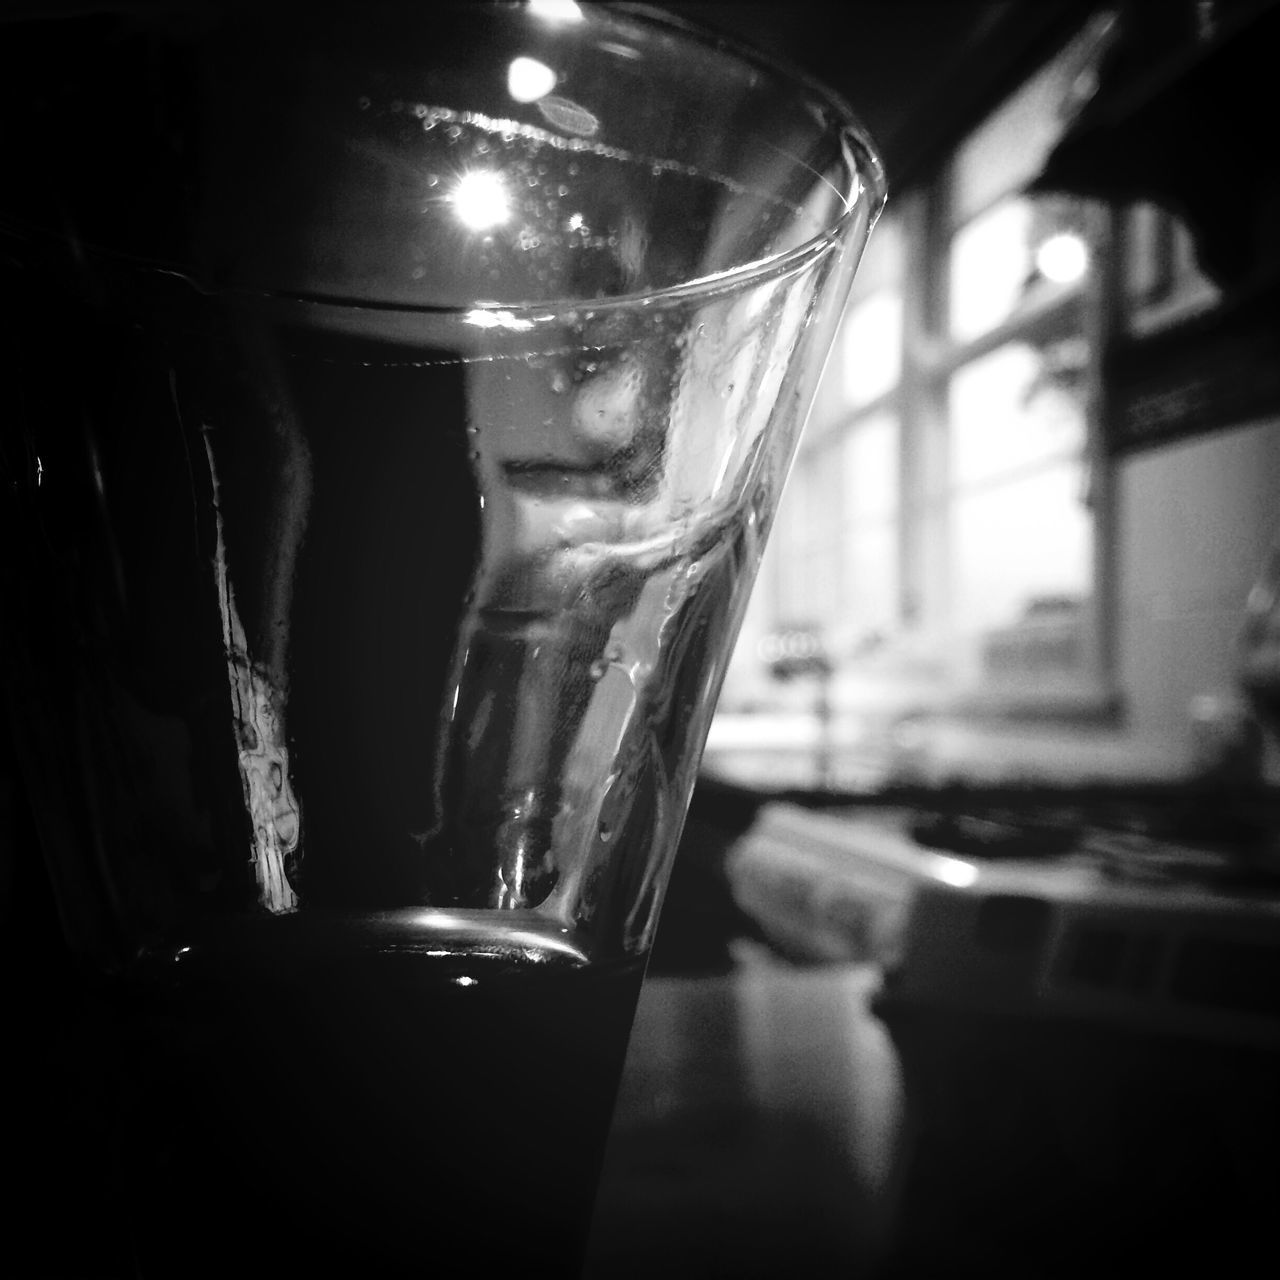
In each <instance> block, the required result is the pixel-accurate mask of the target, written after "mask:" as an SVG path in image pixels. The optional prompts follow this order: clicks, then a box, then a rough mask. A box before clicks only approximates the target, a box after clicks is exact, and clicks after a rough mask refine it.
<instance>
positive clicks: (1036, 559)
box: [950, 461, 1092, 635]
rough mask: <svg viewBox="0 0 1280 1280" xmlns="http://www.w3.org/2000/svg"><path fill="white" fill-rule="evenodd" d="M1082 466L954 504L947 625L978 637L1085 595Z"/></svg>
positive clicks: (1087, 549)
mask: <svg viewBox="0 0 1280 1280" xmlns="http://www.w3.org/2000/svg"><path fill="white" fill-rule="evenodd" d="M1081 484H1082V471H1081V465H1080V464H1079V463H1078V462H1074V461H1064V462H1060V463H1058V464H1056V465H1054V466H1052V467H1050V468H1048V469H1047V470H1044V471H1040V472H1038V473H1037V474H1035V475H1032V476H1027V477H1025V478H1023V479H1020V480H1017V481H1013V482H1010V483H1008V484H1004V485H999V486H996V487H993V488H990V489H983V490H979V491H977V492H974V493H971V494H968V495H964V496H962V497H960V498H958V499H957V500H956V503H955V506H954V509H953V512H952V520H951V557H950V559H951V571H952V572H951V586H952V592H953V598H952V618H953V621H954V623H955V625H956V629H957V630H958V631H960V632H962V633H965V634H970V635H973V634H980V633H982V632H985V631H988V630H990V629H992V628H995V627H1004V626H1008V625H1009V624H1011V623H1014V622H1018V621H1021V620H1023V619H1025V618H1026V616H1027V614H1028V610H1029V609H1031V608H1032V606H1040V607H1043V606H1044V605H1045V604H1046V603H1047V602H1049V601H1057V602H1065V601H1077V602H1079V601H1082V600H1084V599H1085V598H1087V596H1088V595H1089V593H1090V576H1091V559H1092V550H1091V548H1092V532H1091V524H1092V522H1091V520H1090V518H1089V513H1088V511H1087V509H1086V508H1085V506H1084V504H1083V503H1082V502H1081Z"/></svg>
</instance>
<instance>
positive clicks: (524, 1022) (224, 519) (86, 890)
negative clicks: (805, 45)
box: [0, 0, 884, 1280]
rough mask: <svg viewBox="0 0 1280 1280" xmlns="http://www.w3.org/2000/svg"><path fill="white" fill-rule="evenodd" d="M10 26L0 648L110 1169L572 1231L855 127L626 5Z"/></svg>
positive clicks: (343, 1204)
mask: <svg viewBox="0 0 1280 1280" xmlns="http://www.w3.org/2000/svg"><path fill="white" fill-rule="evenodd" d="M2 43H3V52H2V53H0V72H3V79H4V87H3V90H2V92H3V95H4V100H3V106H4V109H5V111H6V119H7V121H8V126H7V129H6V133H5V136H4V140H3V142H2V143H0V156H2V157H3V161H4V166H5V170H6V181H7V190H6V192H5V194H3V195H2V196H0V247H2V249H3V253H2V254H0V271H2V272H3V278H4V289H5V298H6V306H7V308H8V314H9V317H10V318H11V319H12V320H14V321H15V323H14V324H13V325H12V326H11V328H12V333H11V335H10V337H9V340H8V341H7V343H6V345H5V350H4V354H3V357H2V358H3V361H4V366H5V386H4V388H3V391H0V395H2V396H3V403H4V406H5V413H4V420H3V433H4V434H3V454H2V455H0V456H2V463H0V465H3V468H4V474H3V477H0V478H2V479H3V484H2V485H0V491H2V496H0V503H3V533H2V538H0V564H2V566H3V575H4V576H3V626H2V628H0V631H2V643H3V651H2V654H0V668H2V669H3V687H4V695H5V699H6V705H7V710H8V717H9V724H10V726H11V729H12V732H13V737H14V742H15V745H16V750H17V756H18V759H19V763H20V766H21V772H22V780H23V785H24V788H25V792H26V794H27V796H28V797H29V800H30V807H31V811H32V813H33V814H34V817H35V826H36V828H37V831H38V842H39V847H40V851H41V853H42V856H43V863H44V866H45V868H46V869H47V874H48V877H49V880H50V882H51V885H52V888H53V892H54V895H55V897H56V902H57V908H58V913H59V918H60V921H61V928H62V931H63V933H64V934H65V938H66V942H67V944H68V946H69V948H70V949H71V951H72V953H73V954H74V956H75V957H76V958H77V962H78V963H79V964H80V965H81V966H82V967H83V971H84V973H85V974H86V975H96V977H95V978H93V979H92V980H93V981H94V982H95V983H96V984H97V985H95V988H94V989H95V992H97V993H98V994H99V996H100V998H101V1000H102V1001H103V1002H104V1007H106V1008H108V1009H109V1010H110V1016H109V1018H107V1019H106V1025H107V1026H108V1027H109V1029H110V1033H109V1035H107V1038H106V1039H105V1040H104V1042H103V1046H102V1049H101V1052H102V1054H103V1057H102V1063H103V1065H102V1070H103V1071H104V1072H105V1073H107V1078H108V1079H109V1081H110V1088H109V1093H110V1097H111V1103H110V1110H111V1120H110V1124H109V1126H108V1128H107V1131H106V1136H105V1137H104V1139H103V1143H104V1149H103V1150H101V1151H99V1152H98V1153H97V1158H98V1160H99V1161H100V1165H101V1179H100V1183H101V1186H100V1191H101V1194H102V1196H104V1197H107V1198H108V1199H109V1201H110V1203H111V1204H112V1205H113V1206H114V1209H113V1215H112V1216H113V1220H114V1219H115V1218H118V1220H119V1221H120V1222H121V1223H122V1224H127V1225H126V1227H125V1229H127V1231H128V1233H129V1240H130V1246H129V1247H130V1249H131V1251H132V1253H133V1256H134V1257H135V1258H136V1265H137V1268H138V1272H139V1274H141V1275H142V1276H144V1277H146V1280H156V1278H159V1277H168V1276H183V1277H191V1276H200V1275H218V1276H226V1275H237V1276H247V1275H258V1274H263V1275H272V1276H279V1275H298V1274H304V1273H306V1272H308V1271H310V1270H318V1269H320V1268H324V1269H325V1270H326V1271H327V1272H332V1271H334V1270H335V1269H336V1270H338V1271H339V1272H346V1273H348V1274H359V1275H378V1274H383V1273H389V1272H394V1273H395V1274H397V1275H400V1274H407V1273H408V1272H409V1271H410V1270H413V1271H420V1272H422V1273H423V1274H428V1273H432V1272H433V1270H434V1269H436V1268H438V1267H439V1266H441V1265H445V1260H451V1259H454V1258H458V1259H468V1260H470V1261H469V1262H468V1263H467V1265H468V1267H469V1268H478V1269H479V1272H480V1273H481V1274H511V1275H516V1274H533V1273H534V1272H536V1271H537V1270H539V1269H543V1270H546V1271H548V1272H549V1273H551V1274H562V1275H571V1274H573V1273H574V1271H575V1270H576V1269H577V1268H578V1266H579V1265H580V1262H581V1257H582V1251H583V1246H584V1241H585V1239H586V1232H587V1227H588V1224H589V1218H590V1213H591V1207H592V1198H593V1194H594V1188H595V1180H596V1177H597V1173H598V1169H599V1165H600V1161H601V1157H602V1151H603V1146H604V1142H605V1137H606V1134H607V1130H608V1125H609V1119H610V1110H611V1106H612V1103H613V1099H614V1093H615V1089H616V1086H617V1083H618V1079H619V1075H620V1072H621V1068H622V1064H623V1058H624V1053H625V1050H626V1045H627V1037H628V1034H629V1030H630V1026H631V1019H632V1014H633V1011H634V1007H635V1001H636V997H637V993H638V990H639V986H640V983H641V979H642V976H643V973H644V967H645V960H646V956H647V954H648V952H649V948H650V945H651V943H652V941H653V937H654V931H655V927H656V925H657V921H658V915H659V910H660V906H661V902H662V897H663V891H664V888H665V886H666V884H667V880H668V873H669V871H670V868H671V862H672V858H673V856H674V854H675V851H676V847H677V843H678V840H679V836H680V832H681V824H682V822H683V819H684V814H685V810H686V806H687V803H688V801H689V798H690V792H691V790H692V788H693V785H694V782H695V778H696V773H697V768H698V764H699V757H700V753H701V750H702V746H703V742H704V737H705V735H706V732H707V728H708V724H709V721H710V718H711V715H712V712H713V709H714V706H715V701H716V696H717V692H718V689H719V685H720V681H721V677H722V675H723V672H724V669H725V664H726V662H727V660H728V658H729V656H730V653H731V649H732V645H733V641H734V637H735V634H736V631H737V628H738V625H739V622H740V619H741V617H742V613H743V608H744V605H745V603H746V600H747V596H748V593H749V590H750V586H751V583H752V579H753V576H754V574H755V572H756V568H757V565H758V563H759V560H760V555H761V552H762V549H763V547H764V545H765V540H766V536H767V533H768V530H769V526H770V522H771V520H772V518H773V515H774V511H775V508H776V506H777V502H778V497H779V494H780V491H781V489H782V485H783V480H784V476H785V473H786V471H787V467H788V465H789V462H790V459H791V457H792V453H793V450H794V448H795V445H796V440H797V435H798V433H799V431H800V428H801V425H802V422H803V419H804V417H805V414H806V412H807V409H808V405H809V403H810V400H811V397H812V394H813V391H814V388H815V383H816V380H817V377H818V375H819V372H820V370H821V367H822V365H823V362H824V360H825V358H826V355H827V352H828V350H829V347H830V345H831V342H832V338H833V333H834V330H835V327H836V324H837V322H838V319H839V315H840V312H841V308H842V305H843V302H844V300H845V297H846V294H847V290H848V287H849V284H850V281H851V277H852V274H853V272H854V269H855V265H856V262H857V260H858V257H859V254H860V253H861V250H862V247H863V245H864V242H865V239H866V237H867V235H868V232H869V231H870V229H871V226H872V224H873V223H874V221H875V219H876V217H877V215H878V213H879V210H880V208H881V204H882V201H883V197H884V189H883V188H884V184H883V178H882V172H881V166H880V164H879V162H878V160H877V157H876V154H875V151H874V148H873V146H872V144H871V143H870V142H869V141H868V139H867V137H866V136H865V134H864V132H863V130H862V129H861V128H860V126H859V125H858V123H857V122H856V120H855V119H854V118H853V117H852V116H851V114H850V113H849V111H848V109H847V108H846V106H844V105H843V104H842V103H841V102H840V101H839V100H838V99H837V98H836V97H834V96H832V95H831V94H830V93H828V92H826V91H824V90H823V89H822V88H820V87H818V86H816V85H814V84H812V83H809V82H808V81H807V80H806V79H805V78H804V77H803V76H801V75H799V74H797V73H794V72H791V71H788V70H786V69H783V68H780V67H778V66H775V65H773V63H772V62H771V61H769V60H768V59H766V58H764V57H761V56H758V55H756V54H754V53H751V52H748V51H745V50H740V49H738V48H736V47H732V46H730V45H729V44H728V43H727V42H725V41H723V40H721V39H719V38H718V37H713V36H711V35H707V34H703V33H700V32H698V31H696V30H694V29H693V28H690V27H688V26H686V25H685V24H684V23H682V22H681V21H679V20H678V19H676V18H673V17H672V16H670V15H666V14H663V13H661V12H654V11H645V10H641V9H638V8H635V7H633V6H629V5H617V6H612V5H587V4H581V5H579V4H572V3H536V2H533V0H530V2H529V3H522V4H477V3H470V4H463V5H449V4H422V3H414V4H387V3H376V2H375V3H363V4H352V5H349V6H345V7H344V6H342V5H336V6H335V5H332V4H329V5H321V6H308V5H297V4H283V5H281V4H277V5H265V6H260V5H249V4H239V3H236V2H234V0H225V2H224V3H220V4H218V3H208V4H188V5H178V6H174V5H158V4H150V5H148V4H145V3H139V4H133V5H128V4H120V5H116V6H110V5H107V6H94V5H92V4H90V5H76V6H68V7H66V10H65V12H63V13H62V14H61V15H58V14H57V13H56V12H55V11H49V10H46V11H45V14H44V16H43V17H40V16H31V15H27V16H26V17H25V18H23V19H22V20H20V21H16V20H10V21H9V22H8V23H7V24H6V26H5V27H4V28H3V42H2ZM89 980H90V979H89V978H88V977H86V981H89ZM104 1034H105V1033H104ZM447 1265H452V1262H449V1263H448V1264H447Z"/></svg>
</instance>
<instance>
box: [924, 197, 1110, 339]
mask: <svg viewBox="0 0 1280 1280" xmlns="http://www.w3.org/2000/svg"><path fill="white" fill-rule="evenodd" d="M1088 269H1089V242H1088V237H1087V227H1086V207H1085V205H1084V204H1083V202H1081V201H1077V200H1071V199H1067V198H1064V197H1059V196H1053V197H1038V198H1034V199H1032V198H1029V197H1025V196H1017V197H1015V198H1013V199H1010V200H1005V201H1003V202H1002V203H1000V204H998V205H996V206H995V207H994V208H991V209H988V210H987V212H986V213H984V214H981V215H980V216H979V217H977V218H975V219H974V220H973V221H972V222H970V223H968V224H966V225H965V226H963V227H961V228H960V230H959V231H958V232H957V233H956V234H955V236H954V237H953V238H952V241H951V260H950V282H949V294H948V296H949V300H950V325H949V328H950V333H951V336H952V337H953V338H956V339H958V340H959V341H961V342H967V341H969V340H971V339H973V338H977V337H979V336H980V335H982V334H984V333H987V332H989V331H990V330H991V329H994V328H995V327H996V326H997V325H999V324H1001V323H1002V322H1003V321H1005V320H1008V319H1009V318H1010V317H1011V316H1013V315H1014V314H1015V313H1016V312H1017V311H1018V310H1019V309H1020V308H1022V307H1025V306H1030V305H1035V304H1037V303H1042V302H1047V301H1048V300H1049V299H1051V298H1053V297H1055V296H1060V295H1062V294H1064V293H1066V292H1068V291H1070V290H1073V289H1076V288H1078V287H1079V285H1080V284H1081V282H1082V281H1083V280H1084V278H1085V276H1086V275H1087V273H1088Z"/></svg>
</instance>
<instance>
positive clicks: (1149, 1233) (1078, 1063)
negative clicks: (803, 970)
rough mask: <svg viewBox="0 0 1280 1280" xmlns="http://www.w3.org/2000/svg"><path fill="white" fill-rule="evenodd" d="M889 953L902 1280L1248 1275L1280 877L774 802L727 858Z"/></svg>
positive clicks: (1109, 846)
mask: <svg viewBox="0 0 1280 1280" xmlns="http://www.w3.org/2000/svg"><path fill="white" fill-rule="evenodd" d="M726 866H727V871H728V875H729V878H730V882H731V887H732V892H733V894H734V897H735V899H736V901H737V903H738V905H739V907H740V908H741V909H742V910H743V911H745V912H746V913H747V914H748V915H749V916H750V917H751V918H753V919H754V920H755V921H756V922H757V924H758V925H759V927H760V929H761V930H762V932H763V933H764V934H765V936H766V937H767V938H769V939H770V940H771V941H772V942H773V943H774V945H775V946H776V948H777V949H778V950H779V951H780V952H782V953H783V954H785V955H787V956H789V957H791V958H792V959H793V960H794V961H796V962H799V963H831V962H840V963H849V962H871V963H874V964H875V965H877V966H879V968H880V969H881V970H882V973H883V980H882V982H881V984H880V990H879V993H878V995H877V996H876V998H875V1000H874V1002H873V1009H874V1010H875V1012H876V1014H877V1015H878V1017H879V1019H880V1020H881V1022H882V1023H883V1025H884V1026H885V1028H886V1030H887V1032H888V1034H889V1036H890V1039H891V1041H892V1043H893V1046H894V1050H895V1053H896V1057H897V1061H898V1064H899V1067H900V1070H901V1073H902V1081H903V1089H904V1099H905V1106H906V1121H905V1124H904V1127H903V1137H902V1140H901V1143H900V1149H899V1150H898V1152H897V1154H896V1167H897V1172H896V1174H895V1178H894V1184H895V1186H896V1188H897V1190H896V1192H895V1200H894V1208H893V1218H894V1226H893V1228H892V1242H891V1260H890V1264H889V1266H888V1267H887V1269H886V1271H885V1273H884V1277H883V1280H918V1278H921V1280H922V1278H924V1277H933V1276H941V1275H960V1276H977V1275H981V1276H982V1277H983V1278H984V1280H996V1278H999V1280H1005V1278H1006V1277H1007V1278H1008V1280H1014V1278H1015V1277H1016V1278H1017V1280H1026V1277H1028V1276H1035V1277H1037V1280H1078V1277H1079V1276H1081V1275H1085V1274H1091V1273H1092V1272H1094V1271H1096V1270H1098V1269H1099V1268H1101V1270H1102V1273H1103V1274H1106V1275H1120V1274H1131V1275H1141V1276H1149V1275H1157V1274H1163V1273H1165V1272H1166V1271H1167V1272H1168V1274H1171V1275H1172V1274H1186V1272H1187V1270H1188V1268H1191V1269H1192V1272H1193V1274H1203V1275H1244V1274H1249V1272H1250V1269H1251V1268H1252V1265H1253V1264H1252V1262H1251V1259H1253V1258H1254V1257H1257V1256H1265V1254H1266V1253H1267V1252H1274V1239H1273V1233H1272V1227H1271V1223H1272V1221H1273V1215H1274V1204H1275V1203H1276V1201H1277V1199H1278V1198H1280V1161H1277V1159H1276V1152H1277V1150H1280V1084H1278V1083H1277V1082H1280V1056H1278V1055H1277V1050H1278V1049H1280V880H1278V879H1277V877H1276V876H1275V875H1274V874H1273V873H1271V872H1270V871H1269V870H1268V869H1267V868H1266V867H1265V866H1261V865H1258V864H1257V863H1254V862H1251V860H1250V859H1248V858H1244V859H1241V858H1240V857H1238V856H1235V855H1233V854H1232V852H1231V851H1230V850H1229V849H1226V848H1220V847H1216V846H1214V845H1212V844H1209V843H1206V844H1203V845H1201V844H1199V843H1194V842H1193V843H1181V842H1179V841H1177V840H1175V839H1171V838H1165V837H1164V836H1162V835H1158V834H1153V833H1152V832H1150V831H1142V830H1138V829H1135V827H1134V826H1128V827H1126V825H1125V824H1124V822H1123V821H1121V822H1119V823H1108V824H1096V823H1093V822H1090V821H1084V820H1082V819H1081V818H1080V816H1079V815H1078V814H1077V815H1076V816H1075V817H1074V818H1064V817H1062V815H1060V814H1056V813H1054V812H1052V811H1047V812H1040V813H1028V812H1024V813H1022V814H1021V815H1019V817H1018V818H1017V819H1016V820H1013V819H1011V818H1010V817H1009V816H1008V815H1007V814H999V815H993V814H992V813H991V812H989V811H986V812H959V813H957V812H947V813H942V814H927V815H921V814H919V813H917V812H913V811H910V810H906V809H902V810H890V809H876V808H870V807H866V806H862V805H858V806H852V807H846V808H844V809H835V810H825V811H823V810H813V809H807V808H805V807H803V806H800V805H796V804H790V803H781V802H778V803H771V804H767V805H765V806H764V807H763V808H762V809H761V810H760V812H759V814H758V817H757V820H756V822H755V824H754V825H753V826H752V827H751V828H750V829H749V830H748V831H747V832H746V833H745V834H744V836H743V837H742V838H741V839H740V840H739V842H738V844H737V845H736V846H735V848H734V849H733V851H732V852H731V854H730V857H729V859H728V862H727V864H726Z"/></svg>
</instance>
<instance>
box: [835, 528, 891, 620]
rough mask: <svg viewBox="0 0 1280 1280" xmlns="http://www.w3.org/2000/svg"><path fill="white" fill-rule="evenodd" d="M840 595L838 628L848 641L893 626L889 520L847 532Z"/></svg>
mask: <svg viewBox="0 0 1280 1280" xmlns="http://www.w3.org/2000/svg"><path fill="white" fill-rule="evenodd" d="M843 595H844V602H845V605H844V612H843V616H842V618H841V622H842V624H843V626H842V631H843V634H844V635H846V636H847V637H848V638H849V640H850V642H851V643H854V644H856V643H857V641H859V640H861V639H864V638H865V637H866V636H867V635H868V634H869V633H873V632H880V631H887V630H891V629H892V628H893V626H894V624H895V622H896V621H897V617H898V533H897V529H896V528H895V527H894V525H893V524H892V523H891V522H889V521H885V522H884V523H882V524H878V525H869V526H866V527H864V528H861V529H855V530H853V531H852V532H851V533H850V535H849V538H848V541H847V542H846V543H845V585H844V593H843Z"/></svg>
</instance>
